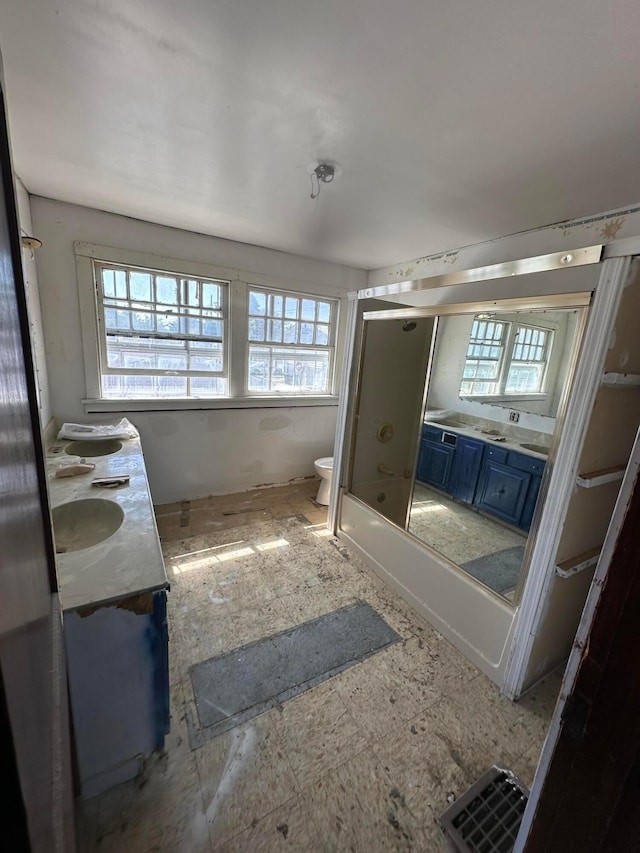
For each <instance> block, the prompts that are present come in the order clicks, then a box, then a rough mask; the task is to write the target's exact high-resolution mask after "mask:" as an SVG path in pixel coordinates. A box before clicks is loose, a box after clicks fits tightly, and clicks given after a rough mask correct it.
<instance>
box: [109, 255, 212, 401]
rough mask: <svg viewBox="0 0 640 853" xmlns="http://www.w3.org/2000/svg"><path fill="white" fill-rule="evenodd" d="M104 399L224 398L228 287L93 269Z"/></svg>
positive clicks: (132, 270)
mask: <svg viewBox="0 0 640 853" xmlns="http://www.w3.org/2000/svg"><path fill="white" fill-rule="evenodd" d="M95 271H96V288H97V293H98V318H99V328H100V329H101V336H100V342H99V344H100V366H101V374H102V394H103V396H104V397H118V398H132V397H133V398H136V397H145V398H146V397H151V398H158V397H218V396H224V395H225V394H227V370H226V360H227V359H226V354H225V340H226V322H227V312H226V303H227V291H228V283H227V282H224V281H215V280H209V279H201V278H186V277H183V276H180V275H176V274H173V273H165V272H160V271H158V270H149V269H141V268H139V269H138V268H131V267H123V266H117V265H114V264H102V263H96V264H95Z"/></svg>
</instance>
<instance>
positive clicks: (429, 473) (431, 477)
mask: <svg viewBox="0 0 640 853" xmlns="http://www.w3.org/2000/svg"><path fill="white" fill-rule="evenodd" d="M454 454H455V447H450V446H449V445H448V444H437V443H436V442H435V441H427V440H425V439H424V438H423V439H422V441H421V442H420V456H419V457H418V472H417V477H418V480H419V481H420V482H421V483H428V484H429V485H430V486H435V487H436V488H437V489H441V490H442V491H443V492H448V491H449V483H450V480H451V469H452V467H453V457H454Z"/></svg>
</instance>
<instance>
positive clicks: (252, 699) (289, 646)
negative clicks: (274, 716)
mask: <svg viewBox="0 0 640 853" xmlns="http://www.w3.org/2000/svg"><path fill="white" fill-rule="evenodd" d="M399 639H400V637H399V636H398V634H396V632H395V631H394V630H393V628H390V627H389V625H387V623H386V622H385V621H384V619H382V617H381V616H380V615H379V614H378V613H376V611H375V610H373V608H372V607H370V606H369V605H368V604H367V603H366V602H365V601H357V602H355V603H354V604H350V605H348V606H347V607H343V608H341V609H340V610H335V611H334V612H333V613H327V614H326V615H325V616H320V617H318V618H317V619H313V620H311V621H310V622H305V623H304V624H302V625H297V626H296V627H295V628H290V629H289V630H287V631H282V632H281V633H280V634H274V635H273V636H271V637H265V638H264V639H262V640H257V641H256V642H254V643H250V644H249V645H247V646H243V647H242V648H239V649H234V650H233V651H231V652H227V653H226V654H223V655H220V656H219V657H215V658H211V659H210V660H207V661H204V662H203V663H198V664H195V666H192V667H191V670H190V672H191V682H192V684H193V692H194V695H195V700H196V708H197V710H198V718H199V721H200V731H198V729H197V728H196V726H195V721H194V720H192V719H191V720H188V722H189V723H190V725H189V740H190V742H191V747H192V749H195V748H196V747H197V746H200V745H201V743H204V742H207V741H209V740H211V738H212V737H215V736H217V735H219V734H221V733H222V732H226V731H228V730H229V729H231V728H233V727H234V726H237V725H239V724H240V723H243V722H245V721H246V720H250V719H252V718H253V717H256V716H258V714H262V713H264V712H265V711H268V710H269V709H270V708H273V707H275V706H276V705H278V704H280V703H282V702H284V701H285V700H287V699H292V698H293V697H294V696H298V695H299V694H300V693H303V692H304V691H305V690H309V689H310V688H312V687H315V686H316V685H318V684H321V683H322V682H323V681H326V680H327V679H328V678H330V677H331V676H333V675H337V674H338V673H339V672H342V671H343V670H345V669H348V668H349V667H351V666H354V665H355V664H356V663H358V662H359V661H361V660H364V659H365V658H368V657H370V656H371V655H372V654H374V653H375V652H377V651H380V650H381V649H384V648H385V647H386V646H389V645H391V644H392V643H395V642H397V641H398V640H399Z"/></svg>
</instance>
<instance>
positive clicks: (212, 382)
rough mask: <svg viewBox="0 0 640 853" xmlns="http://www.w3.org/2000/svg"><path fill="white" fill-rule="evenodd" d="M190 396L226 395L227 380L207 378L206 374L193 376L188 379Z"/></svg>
mask: <svg viewBox="0 0 640 853" xmlns="http://www.w3.org/2000/svg"><path fill="white" fill-rule="evenodd" d="M190 385H191V396H192V397H226V396H227V380H226V379H222V378H215V379H213V378H212V379H209V378H208V377H206V376H194V377H193V378H192V379H191V380H190Z"/></svg>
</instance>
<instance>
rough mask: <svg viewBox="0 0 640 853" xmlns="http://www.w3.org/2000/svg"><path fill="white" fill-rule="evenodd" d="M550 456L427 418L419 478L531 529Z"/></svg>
mask: <svg viewBox="0 0 640 853" xmlns="http://www.w3.org/2000/svg"><path fill="white" fill-rule="evenodd" d="M544 467H545V462H544V460H542V459H539V458H537V457H535V456H530V455H529V454H526V453H518V452H517V451H515V450H508V449H506V448H504V447H501V446H499V445H498V444H491V443H489V442H485V441H483V440H481V439H475V438H468V437H467V436H462V435H453V434H451V433H450V432H448V431H447V430H443V429H441V428H439V427H435V426H431V425H430V424H424V425H423V428H422V440H421V442H420V454H419V457H418V469H417V475H416V476H417V479H418V481H419V482H421V483H425V484H426V485H430V486H435V488H437V489H440V491H442V492H446V493H447V494H449V495H451V496H452V497H454V498H456V499H457V500H459V501H463V502H464V503H467V504H472V505H473V506H475V507H476V508H477V509H479V510H482V511H483V512H486V513H488V514H490V515H493V516H496V517H497V518H500V519H502V520H503V521H506V522H507V523H508V524H513V525H514V526H515V527H519V528H520V529H521V530H525V531H528V530H529V528H530V526H531V521H532V519H533V513H534V510H535V506H536V501H537V499H538V493H539V491H540V484H541V482H542V475H543V473H544Z"/></svg>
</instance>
